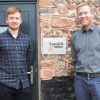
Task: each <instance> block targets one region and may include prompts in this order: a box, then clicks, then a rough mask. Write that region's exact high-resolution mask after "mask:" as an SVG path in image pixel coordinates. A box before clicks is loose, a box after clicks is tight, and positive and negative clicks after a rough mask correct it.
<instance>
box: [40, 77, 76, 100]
mask: <svg viewBox="0 0 100 100" xmlns="http://www.w3.org/2000/svg"><path fill="white" fill-rule="evenodd" d="M73 83H74V77H70V76H61V77H53V78H52V79H51V80H43V81H42V83H41V97H42V100H76V99H75V93H74V88H73Z"/></svg>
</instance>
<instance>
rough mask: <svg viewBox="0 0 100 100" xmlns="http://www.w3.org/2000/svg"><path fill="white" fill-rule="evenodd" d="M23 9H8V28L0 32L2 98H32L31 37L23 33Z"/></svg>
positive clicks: (0, 99) (6, 99) (8, 99)
mask: <svg viewBox="0 0 100 100" xmlns="http://www.w3.org/2000/svg"><path fill="white" fill-rule="evenodd" d="M21 12H22V11H21V9H19V8H16V7H10V8H8V9H7V11H6V23H7V24H8V29H7V30H6V31H5V32H3V33H1V34H0V100H30V99H29V97H30V96H29V93H30V89H29V80H28V76H27V71H28V70H29V69H30V66H31V65H32V58H33V57H32V55H33V49H32V44H31V39H30V37H29V36H28V35H27V34H25V33H22V32H21V31H20V30H19V27H20V25H21V23H22V18H21Z"/></svg>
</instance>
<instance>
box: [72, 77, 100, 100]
mask: <svg viewBox="0 0 100 100" xmlns="http://www.w3.org/2000/svg"><path fill="white" fill-rule="evenodd" d="M74 89H75V94H76V100H100V77H99V76H98V77H93V78H90V79H88V78H86V77H82V76H79V75H76V77H75V82H74Z"/></svg>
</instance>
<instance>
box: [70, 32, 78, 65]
mask: <svg viewBox="0 0 100 100" xmlns="http://www.w3.org/2000/svg"><path fill="white" fill-rule="evenodd" d="M71 52H72V59H73V64H74V65H75V66H76V62H77V51H76V50H75V35H74V34H73V35H72V38H71Z"/></svg>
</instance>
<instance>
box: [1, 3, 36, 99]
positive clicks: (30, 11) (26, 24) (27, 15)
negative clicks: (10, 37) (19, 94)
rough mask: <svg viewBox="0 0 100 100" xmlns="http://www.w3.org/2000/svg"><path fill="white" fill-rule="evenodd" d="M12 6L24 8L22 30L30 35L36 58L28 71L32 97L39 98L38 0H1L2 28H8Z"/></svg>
mask: <svg viewBox="0 0 100 100" xmlns="http://www.w3.org/2000/svg"><path fill="white" fill-rule="evenodd" d="M10 6H16V7H18V8H21V9H22V11H23V12H22V19H23V23H22V25H21V27H20V30H21V31H22V32H24V33H27V34H28V35H30V37H31V39H32V44H33V50H34V54H33V55H34V58H33V66H31V67H32V70H31V72H28V73H27V74H28V76H29V80H30V84H31V93H30V94H31V99H32V100H38V81H37V80H38V71H37V70H38V67H37V62H38V61H37V34H36V33H37V32H36V2H0V30H1V31H3V30H5V29H6V28H7V25H6V23H5V11H6V9H7V8H9V7H10Z"/></svg>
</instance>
